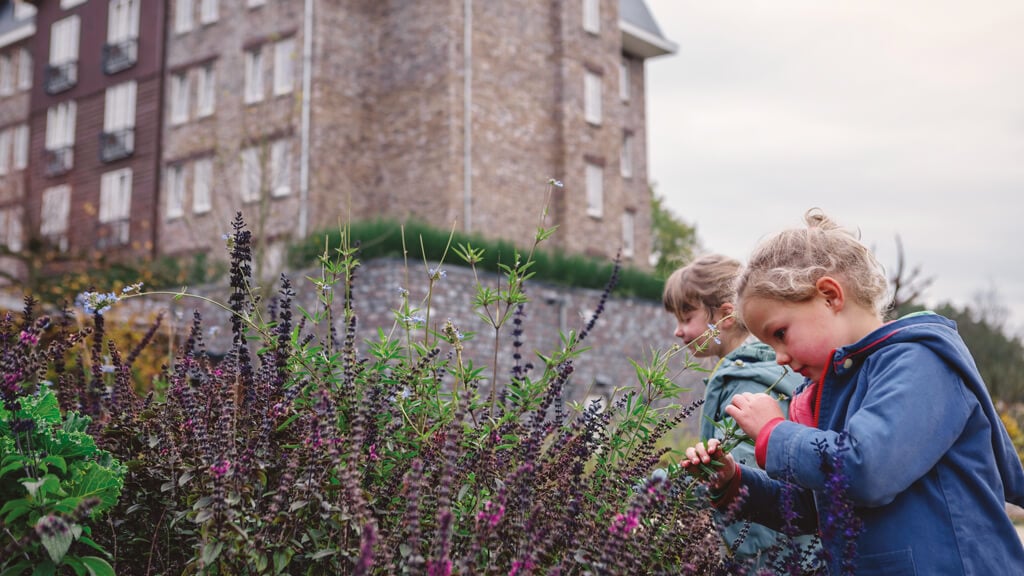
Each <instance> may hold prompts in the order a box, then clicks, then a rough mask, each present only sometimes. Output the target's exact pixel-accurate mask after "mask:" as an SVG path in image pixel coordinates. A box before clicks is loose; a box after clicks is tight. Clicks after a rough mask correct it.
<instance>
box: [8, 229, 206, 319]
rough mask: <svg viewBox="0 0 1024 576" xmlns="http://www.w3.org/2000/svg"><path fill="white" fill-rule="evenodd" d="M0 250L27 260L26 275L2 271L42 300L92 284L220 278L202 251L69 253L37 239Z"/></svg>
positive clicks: (69, 296) (66, 297)
mask: <svg viewBox="0 0 1024 576" xmlns="http://www.w3.org/2000/svg"><path fill="white" fill-rule="evenodd" d="M0 253H3V254H4V255H5V256H6V257H9V258H18V259H20V260H21V261H22V262H23V263H24V264H25V270H26V277H24V278H21V277H15V276H14V275H12V274H10V273H0V278H6V279H7V280H9V281H12V282H15V283H16V285H20V286H21V288H22V289H23V290H24V292H25V293H27V294H32V296H33V298H35V299H36V300H38V301H40V302H41V303H43V304H49V305H55V306H59V305H60V304H61V303H62V302H70V301H71V300H73V299H74V297H75V296H76V295H77V294H79V293H81V292H83V291H85V290H91V289H92V288H93V287H94V286H97V285H100V286H111V285H114V284H129V283H132V282H138V281H142V282H144V283H145V284H146V285H147V286H158V287H168V286H181V285H183V284H197V283H202V282H207V281H210V280H213V279H214V278H217V277H218V276H219V275H221V274H222V272H223V270H222V269H221V268H222V265H221V264H219V263H216V262H211V261H210V260H208V258H207V254H206V253H203V252H200V253H196V254H194V255H192V256H188V257H172V256H163V257H159V258H156V259H153V260H144V261H141V262H139V261H135V260H115V259H111V258H110V256H109V255H108V254H106V253H104V252H99V251H98V252H96V253H91V254H77V253H76V254H66V253H63V252H60V251H58V250H56V249H54V248H53V247H50V246H48V245H46V244H44V243H42V242H40V241H39V240H38V239H37V240H34V241H32V242H30V243H29V244H28V246H27V247H26V248H25V249H24V250H23V251H21V252H18V253H12V252H10V251H9V250H5V249H3V248H2V247H0Z"/></svg>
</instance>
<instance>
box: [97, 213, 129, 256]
mask: <svg viewBox="0 0 1024 576" xmlns="http://www.w3.org/2000/svg"><path fill="white" fill-rule="evenodd" d="M131 224H132V221H131V220H128V219H125V220H115V221H113V222H103V223H100V225H99V227H98V228H97V230H96V248H99V249H100V250H104V249H108V248H117V247H119V246H127V245H128V240H129V235H130V232H131Z"/></svg>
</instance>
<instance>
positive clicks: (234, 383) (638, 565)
mask: <svg viewBox="0 0 1024 576" xmlns="http://www.w3.org/2000/svg"><path fill="white" fill-rule="evenodd" d="M233 227H234V233H233V235H232V236H231V237H230V239H229V241H228V248H229V250H230V272H229V280H230V287H231V293H230V296H229V297H228V300H227V302H226V303H224V304H219V305H220V306H222V307H224V308H226V309H229V310H230V312H231V334H232V338H233V344H232V347H231V350H230V351H229V353H228V354H227V355H226V356H224V357H223V358H222V359H221V360H219V361H215V360H214V359H212V358H211V357H210V356H209V355H207V354H206V350H205V346H204V342H203V330H202V318H201V316H200V314H199V312H196V313H195V315H194V317H193V322H192V325H191V330H190V331H189V334H188V337H187V339H186V340H185V341H184V342H183V343H182V345H181V346H180V349H179V352H178V353H177V355H176V358H175V360H174V362H173V364H172V365H171V366H168V367H167V369H166V379H167V391H166V399H165V400H154V399H153V398H152V396H151V395H150V396H146V397H142V396H139V394H138V393H137V392H136V388H135V387H134V386H132V385H131V383H130V381H129V380H130V377H129V375H130V374H131V370H132V364H133V363H134V362H136V361H137V359H138V354H137V353H136V351H134V350H133V352H132V353H131V354H128V355H127V356H122V355H121V354H119V353H118V351H117V349H116V346H114V345H113V343H112V342H111V343H105V340H104V335H105V324H104V318H103V315H102V313H103V311H104V310H105V309H107V308H109V306H111V305H114V304H116V302H117V301H118V300H120V299H122V298H125V297H136V296H139V295H141V294H140V292H139V286H138V285H135V286H130V287H128V288H126V289H125V291H123V292H122V293H120V294H117V293H107V294H103V293H87V294H84V295H83V298H82V299H81V304H82V305H84V306H85V308H86V310H87V312H88V313H90V314H92V318H93V326H92V329H91V330H92V331H91V334H88V339H89V340H90V341H91V344H90V345H88V346H87V345H86V344H84V343H82V344H80V345H78V346H77V347H76V348H75V350H76V351H77V352H78V356H77V359H74V360H72V361H71V362H67V361H66V356H67V355H66V354H65V352H66V351H67V350H68V349H69V348H70V346H64V347H63V348H52V349H51V351H50V364H51V366H52V367H51V371H57V372H59V374H58V375H57V376H55V378H56V380H55V381H56V382H57V385H56V387H57V392H58V394H57V395H58V397H59V398H60V399H61V403H62V405H63V406H64V407H65V408H67V407H75V408H76V409H79V410H81V411H82V412H84V413H86V414H88V415H89V416H91V417H92V418H93V420H92V423H91V425H90V426H89V432H90V433H91V434H92V435H93V436H94V437H95V438H96V442H97V444H98V445H99V446H100V447H101V448H102V449H104V450H107V451H109V452H110V453H111V454H113V455H114V456H116V457H117V458H118V459H120V460H121V461H122V462H124V469H125V473H124V485H123V489H122V492H121V498H120V500H119V501H118V502H117V504H116V506H115V507H114V508H113V509H112V510H111V511H110V514H109V516H108V517H109V521H108V522H106V523H105V524H103V525H101V526H96V527H95V529H94V531H93V538H94V539H95V541H96V543H97V544H98V547H100V548H102V549H104V550H106V551H108V552H110V554H109V555H108V556H106V557H107V558H109V559H110V562H111V564H112V565H113V567H114V569H115V570H116V571H117V573H118V574H224V575H227V574H230V575H256V574H261V575H262V574H402V573H408V574H425V575H429V576H433V575H442V574H443V575H447V574H453V573H464V574H470V573H488V574H490V573H502V574H505V573H507V574H516V575H522V574H560V573H571V574H583V573H595V574H596V573H600V574H723V575H724V574H733V573H740V572H742V570H743V569H744V568H743V567H742V566H740V565H739V563H738V562H736V561H735V560H734V559H731V558H729V557H728V556H727V555H722V554H720V542H719V537H718V534H717V531H716V528H715V525H714V520H713V519H712V515H711V514H710V512H709V510H708V509H707V508H706V505H705V504H704V502H705V501H706V499H705V498H704V497H703V494H702V492H703V490H704V488H703V486H702V485H701V484H700V483H699V482H698V481H696V480H695V479H693V478H691V477H689V476H685V475H684V474H683V473H682V471H681V470H680V469H679V468H677V467H676V466H669V467H668V469H667V470H665V471H662V472H656V473H654V474H651V470H652V468H654V466H655V465H656V464H657V463H658V461H659V459H661V458H662V457H663V456H664V455H665V454H666V453H668V452H669V451H670V449H669V448H658V447H657V446H658V441H659V439H661V438H662V437H663V436H664V435H665V434H666V432H668V431H670V430H671V429H672V428H673V427H674V426H675V425H676V424H678V423H679V422H681V421H682V420H683V419H685V418H687V417H690V416H691V415H692V414H693V413H694V412H695V411H696V410H697V408H698V407H699V403H695V404H693V405H690V406H685V407H680V406H677V405H673V404H671V403H666V400H670V399H671V398H673V397H675V396H676V395H677V394H678V393H679V392H680V389H679V387H678V386H677V385H676V384H675V383H674V382H673V381H672V380H671V379H670V378H669V377H668V376H667V374H668V373H669V372H670V370H672V371H674V370H676V369H677V368H678V366H677V364H676V363H677V362H679V357H678V355H679V349H678V348H673V349H671V350H668V351H663V352H662V351H654V352H652V353H651V356H650V357H649V358H647V359H645V360H643V361H637V362H635V363H634V366H635V368H636V375H637V382H636V384H635V385H633V386H626V387H623V388H621V389H618V390H617V391H616V394H615V395H614V396H613V397H612V399H611V400H610V402H609V404H610V405H608V406H601V405H599V404H592V405H590V406H578V405H572V406H569V407H568V410H567V409H566V407H565V406H563V405H562V403H561V400H560V398H561V394H562V391H563V389H564V388H565V386H567V385H568V384H569V383H570V380H571V376H572V374H573V371H574V369H575V366H576V365H577V363H578V362H580V361H583V360H584V359H585V355H586V352H587V349H586V346H585V342H586V339H587V337H588V335H589V334H590V333H591V332H592V331H593V330H594V329H595V328H596V326H597V323H598V322H599V320H600V315H601V313H602V311H603V309H604V306H605V305H606V304H607V300H608V297H609V295H610V293H611V289H612V286H613V285H614V282H615V280H616V279H617V276H618V267H617V266H614V267H613V269H612V274H611V281H610V282H609V284H608V285H607V286H606V289H605V291H604V293H603V295H602V296H601V299H600V301H599V302H598V303H597V304H596V306H595V312H594V315H593V317H592V318H591V319H590V320H589V321H588V322H587V323H586V324H585V325H584V326H582V327H580V328H579V329H578V330H573V331H570V332H569V333H567V334H563V335H562V339H561V347H560V348H559V349H557V350H553V351H550V352H548V353H546V354H538V355H537V356H536V358H535V359H532V360H531V359H529V358H527V357H526V356H525V355H524V354H523V353H522V352H521V351H522V349H523V341H524V339H525V334H526V330H527V326H525V322H523V318H524V311H525V310H526V308H527V307H528V306H529V299H528V298H527V297H526V295H525V293H524V291H523V286H524V283H526V282H527V281H528V280H529V279H530V278H531V276H532V275H533V273H534V271H533V266H534V262H535V261H534V251H532V250H531V252H530V253H528V254H525V255H524V254H519V253H517V252H513V253H512V255H511V257H510V258H508V259H505V260H504V261H503V263H502V264H501V270H502V273H503V280H502V283H501V285H499V286H486V285H484V284H483V283H482V282H479V281H478V282H477V285H476V286H475V287H473V288H474V290H473V295H472V297H473V298H474V302H475V304H476V308H477V311H478V315H479V317H480V319H481V321H482V322H484V324H485V326H486V327H487V329H488V330H489V331H492V332H493V334H494V335H495V338H499V337H503V336H502V335H503V334H506V333H507V332H511V334H510V335H509V337H510V338H511V341H512V344H513V346H512V347H513V349H514V350H515V352H514V356H513V368H512V370H511V371H510V373H508V374H500V373H496V372H495V371H493V370H488V369H487V367H486V365H484V364H480V363H477V362H475V361H474V359H471V358H468V357H465V355H464V354H463V344H464V343H465V342H466V341H467V340H468V339H469V338H472V333H471V332H470V331H469V330H467V327H465V326H461V327H460V326H456V325H455V324H454V323H452V322H451V321H450V320H449V321H446V322H443V323H442V322H437V320H436V318H435V320H434V322H433V323H431V322H430V314H431V311H432V310H431V303H430V297H429V294H430V293H431V288H432V287H433V286H434V285H436V283H437V282H442V281H444V279H445V272H444V268H443V264H444V262H445V261H446V259H447V258H448V257H449V252H448V251H447V250H446V251H443V252H442V254H441V257H440V258H439V262H441V264H440V265H438V266H437V267H435V268H432V269H430V270H428V271H427V274H426V282H427V284H428V289H427V294H428V296H427V298H426V299H425V300H424V301H422V302H412V301H410V299H409V292H408V291H406V290H403V291H402V304H401V305H400V306H399V307H397V308H396V309H395V310H394V313H395V324H394V326H393V328H392V329H391V330H390V331H385V330H378V331H377V332H376V333H375V334H373V335H371V336H369V337H368V338H364V339H360V338H359V337H358V309H359V302H354V301H353V300H352V291H351V287H352V286H353V285H354V283H355V282H358V281H359V279H358V276H359V262H360V261H359V251H358V250H357V249H355V248H353V247H352V242H350V240H349V238H350V237H349V236H348V235H347V234H342V235H340V239H339V244H338V245H337V246H336V247H335V248H334V249H332V250H327V249H325V250H324V252H323V253H321V255H320V257H319V262H320V265H321V267H322V274H321V276H320V277H319V278H314V279H312V286H313V289H314V290H315V291H316V293H317V295H318V301H317V305H316V306H315V307H313V308H312V309H302V308H298V310H297V311H296V310H293V299H294V297H295V291H294V289H293V287H292V284H291V282H290V281H289V280H288V279H287V278H282V280H281V285H280V288H279V290H278V292H277V294H276V295H275V296H274V297H273V298H269V299H268V300H267V301H263V300H262V299H261V298H260V296H259V294H260V292H259V289H258V287H257V286H255V285H254V284H253V282H252V278H251V270H252V267H251V258H252V254H251V245H252V238H251V235H250V233H249V232H248V231H247V230H246V228H245V225H244V222H243V221H242V218H241V215H240V214H239V215H238V217H237V218H236V219H235V222H234V223H233ZM551 233H552V230H547V229H544V228H543V227H541V228H539V229H538V232H537V235H536V237H535V244H534V247H536V245H537V244H539V243H540V242H542V241H543V240H544V239H546V238H547V237H548V236H549V235H550V234H551ZM452 251H454V252H455V253H456V254H457V255H458V256H459V257H461V258H462V259H463V260H465V261H466V262H467V263H468V264H469V265H470V266H472V267H473V268H474V270H475V266H476V265H477V264H478V263H479V262H481V261H482V259H483V257H484V253H483V252H482V251H481V250H480V249H478V248H474V247H473V246H471V245H469V244H462V245H458V246H456V247H455V248H453V250H452ZM149 294H153V293H152V292H150V293H149ZM174 296H175V297H176V298H188V297H192V296H191V295H189V294H187V293H185V292H181V293H175V294H174ZM215 304H216V303H215ZM296 312H297V314H296ZM154 332H155V329H154V330H151V331H150V332H149V333H148V334H147V335H146V337H144V338H143V341H142V342H141V343H140V345H139V346H142V345H144V344H145V343H146V342H148V341H149V340H151V338H152V335H153V333H154ZM85 336H86V335H85V334H84V333H82V334H81V335H80V336H79V338H82V339H84V338H85ZM83 342H84V340H83ZM137 349H138V347H137ZM498 349H499V348H498V346H497V345H496V346H495V350H496V351H497V350H498ZM495 353H497V352H495ZM105 365H106V366H109V368H108V369H107V371H105V369H104V368H103V366H105ZM111 376H113V377H111Z"/></svg>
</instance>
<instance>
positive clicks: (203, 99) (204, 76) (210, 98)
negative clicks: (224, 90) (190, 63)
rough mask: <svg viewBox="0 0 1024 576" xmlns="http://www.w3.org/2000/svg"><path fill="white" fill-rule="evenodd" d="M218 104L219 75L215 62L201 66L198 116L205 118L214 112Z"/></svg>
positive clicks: (197, 105) (197, 100) (197, 92)
mask: <svg viewBox="0 0 1024 576" xmlns="http://www.w3.org/2000/svg"><path fill="white" fill-rule="evenodd" d="M216 105H217V77H216V75H215V74H214V70H213V63H212V62H211V63H209V64H207V65H205V66H202V67H200V68H199V75H198V77H197V81H196V116H198V117H200V118H205V117H207V116H210V115H211V114H213V109H214V107H216Z"/></svg>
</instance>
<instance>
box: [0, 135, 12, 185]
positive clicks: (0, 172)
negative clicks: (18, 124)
mask: <svg viewBox="0 0 1024 576" xmlns="http://www.w3.org/2000/svg"><path fill="white" fill-rule="evenodd" d="M13 135H14V132H13V130H4V131H2V132H0V176H4V175H6V174H7V172H8V171H9V170H10V169H11V140H12V137H13Z"/></svg>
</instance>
